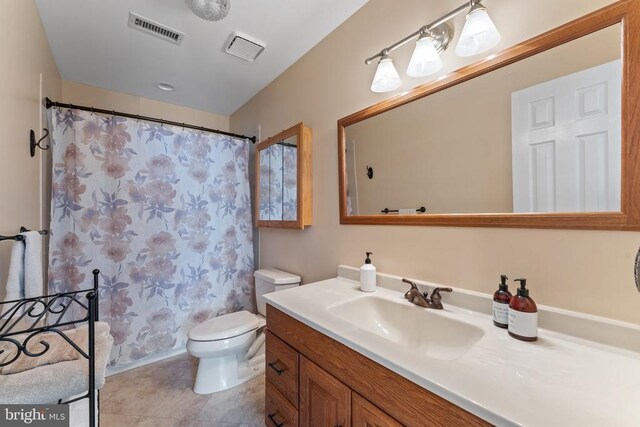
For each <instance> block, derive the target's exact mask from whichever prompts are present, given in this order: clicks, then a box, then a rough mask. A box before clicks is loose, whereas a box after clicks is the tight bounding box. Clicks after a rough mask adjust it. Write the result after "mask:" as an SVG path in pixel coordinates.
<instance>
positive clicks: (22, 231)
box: [0, 227, 49, 242]
mask: <svg viewBox="0 0 640 427" xmlns="http://www.w3.org/2000/svg"><path fill="white" fill-rule="evenodd" d="M27 231H30V230H27V229H26V228H24V227H20V233H24V232H27ZM38 233H40V234H42V235H43V236H45V235H47V234H49V230H40V231H38ZM3 240H18V241H24V236H23V235H21V234H15V235H13V236H2V235H0V242H1V241H3Z"/></svg>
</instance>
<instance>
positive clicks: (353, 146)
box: [338, 0, 640, 230]
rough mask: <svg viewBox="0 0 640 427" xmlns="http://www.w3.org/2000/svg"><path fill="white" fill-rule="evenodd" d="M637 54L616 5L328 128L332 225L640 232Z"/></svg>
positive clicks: (624, 11)
mask: <svg viewBox="0 0 640 427" xmlns="http://www.w3.org/2000/svg"><path fill="white" fill-rule="evenodd" d="M638 46H640V2H638V1H634V0H623V1H619V2H616V3H613V4H612V5H610V6H607V7H605V8H603V9H600V10H598V11H596V12H593V13H591V14H588V15H585V16H584V17H582V18H579V19H576V20H574V21H571V22H569V23H567V24H565V25H562V26H560V27H558V28H556V29H553V30H551V31H548V32H546V33H544V34H542V35H539V36H537V37H534V38H532V39H530V40H527V41H525V42H523V43H520V44H518V45H515V46H513V47H511V48H508V49H506V50H504V51H502V52H501V53H498V54H496V55H492V56H490V57H488V58H486V59H484V60H481V61H479V62H476V63H474V64H471V65H469V66H466V67H464V68H461V69H459V70H457V71H454V72H452V73H450V74H447V75H445V76H442V77H440V78H438V79H437V80H435V81H434V82H432V83H427V84H425V85H422V86H418V87H416V88H415V89H413V90H411V91H410V92H408V93H405V94H401V95H398V96H396V97H393V98H391V99H388V100H385V101H382V102H380V103H378V104H376V105H373V106H371V107H369V108H366V109H364V110H361V111H359V112H356V113H354V114H351V115H349V116H347V117H344V118H342V119H340V120H339V121H338V157H339V184H340V185H339V192H340V223H341V224H385V225H433V226H467V227H468V226H479V227H523V228H570V229H571V228H573V229H605V230H640V145H639V144H640V117H639V113H640V53H639V51H638ZM370 176H371V177H370ZM422 208H424V209H422ZM422 210H424V212H421V211H422Z"/></svg>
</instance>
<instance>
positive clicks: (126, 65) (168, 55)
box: [37, 0, 367, 115]
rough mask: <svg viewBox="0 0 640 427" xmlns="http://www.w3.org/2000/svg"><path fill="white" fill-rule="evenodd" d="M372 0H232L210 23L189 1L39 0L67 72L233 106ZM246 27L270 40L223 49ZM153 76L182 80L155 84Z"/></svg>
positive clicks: (207, 106) (192, 102)
mask: <svg viewBox="0 0 640 427" xmlns="http://www.w3.org/2000/svg"><path fill="white" fill-rule="evenodd" d="M366 2H367V0H232V4H231V12H230V13H229V16H227V17H226V18H225V19H224V20H222V21H219V22H208V21H204V20H202V19H200V18H198V17H197V16H196V15H194V14H193V13H191V11H190V10H189V9H188V8H187V6H186V5H185V3H184V1H183V0H37V4H38V8H39V10H40V16H41V17H42V22H43V24H44V27H45V31H46V33H47V37H48V39H49V43H50V45H51V50H52V51H53V55H54V57H55V59H56V63H57V64H58V69H59V71H60V73H61V75H62V78H63V79H65V80H71V81H74V82H79V83H84V84H88V85H92V86H98V87H101V88H105V89H110V90H113V91H118V92H124V93H128V94H132V95H138V96H143V97H146V98H151V99H156V100H159V101H164V102H168V103H172V104H178V105H183V106H187V107H192V108H196V109H199V110H204V111H209V112H212V113H217V114H223V115H230V114H231V113H233V112H234V111H235V110H237V109H238V108H239V107H240V106H242V105H243V104H244V103H245V102H247V101H248V100H249V99H251V97H253V95H255V94H256V93H258V92H259V91H260V90H261V89H262V88H264V87H265V86H266V85H267V84H268V83H269V82H271V81H272V80H273V79H274V78H275V77H277V76H278V75H279V74H280V73H282V72H283V71H284V70H285V69H287V68H288V67H289V66H290V65H291V64H293V63H294V62H295V61H296V60H298V59H299V58H300V57H301V56H303V55H304V54H305V53H306V52H307V51H309V50H310V49H311V48H312V47H313V46H315V45H316V44H317V43H318V42H319V41H320V40H322V39H323V38H324V37H325V36H327V35H328V34H329V33H331V32H332V31H333V30H334V29H335V28H336V27H338V26H339V25H340V24H341V23H342V22H344V21H345V20H346V19H347V18H348V17H350V16H351V15H352V14H353V13H354V12H355V11H357V10H358V9H359V8H360V7H362V6H363V5H364V4H365V3H366ZM129 11H133V12H135V13H138V14H140V15H142V16H143V17H145V18H148V19H151V20H154V21H156V22H158V23H160V24H164V25H166V26H168V27H170V28H173V29H175V30H178V31H181V32H183V33H184V34H185V37H184V41H183V43H182V45H181V46H176V45H174V44H171V43H169V42H166V41H164V40H161V39H158V38H156V37H154V36H151V35H148V34H145V33H142V32H139V31H136V30H133V29H131V28H129V27H128V18H129ZM235 31H240V32H242V33H244V34H246V35H247V36H251V37H253V38H255V39H257V40H259V41H261V42H263V43H264V44H265V45H266V50H265V51H264V52H263V53H262V54H261V55H260V56H259V57H258V59H257V60H256V61H255V62H246V61H243V60H241V59H239V58H235V57H233V56H230V55H228V54H226V53H224V44H225V42H226V41H227V39H228V38H229V36H230V35H231V33H233V32H235ZM157 81H166V82H169V83H171V84H173V85H174V86H175V87H176V90H175V91H174V92H162V91H160V90H159V89H157V88H155V86H154V83H155V82H157Z"/></svg>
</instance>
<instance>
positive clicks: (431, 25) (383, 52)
mask: <svg viewBox="0 0 640 427" xmlns="http://www.w3.org/2000/svg"><path fill="white" fill-rule="evenodd" d="M480 2H481V0H470V1H467V2H465V3H464V4H463V5H462V6H460V7H457V8H456V9H454V10H452V11H451V12H449V13H447V14H446V15H444V16H442V17H440V18H438V19H436V20H435V21H433V22H431V23H429V24H427V25H425V26H423V27H421V28H420V29H419V30H417V31H415V32H413V33H411V34H409V35H408V36H407V37H405V38H403V39H402V40H400V41H398V42H396V43H394V44H392V45H391V46H389V47H387V48H385V49H382V50H381V51H380V52H379V53H377V54H375V55H373V56H372V57H370V58H367V59H366V60H365V61H364V63H365V64H367V65H369V64H371V63H372V62H373V61H375V60H376V59H378V58H381V57H382V56H383V55H387V54H389V52H391V51H394V50H396V49H397V48H399V47H400V46H404V45H405V44H407V43H408V42H409V41H411V40H413V39H415V38H416V37H419V36H420V35H421V34H422V33H425V32H429V31H431V30H433V29H434V28H436V27H437V26H438V25H442V24H444V23H445V22H447V21H448V20H450V19H452V18H454V17H455V16H457V15H459V14H460V13H462V12H464V11H468V10H469V7H473V5H475V4H478V3H480Z"/></svg>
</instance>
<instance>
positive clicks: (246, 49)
mask: <svg viewBox="0 0 640 427" xmlns="http://www.w3.org/2000/svg"><path fill="white" fill-rule="evenodd" d="M224 50H225V52H227V53H228V54H229V55H233V56H237V57H238V58H241V59H244V60H245V61H255V60H256V58H257V57H258V56H259V55H260V54H261V53H262V51H263V50H264V45H262V44H261V43H260V42H258V41H255V40H251V39H250V38H249V37H247V36H245V35H243V34H240V33H235V34H232V35H231V37H230V38H229V41H228V42H227V44H226V46H225V49H224Z"/></svg>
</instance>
